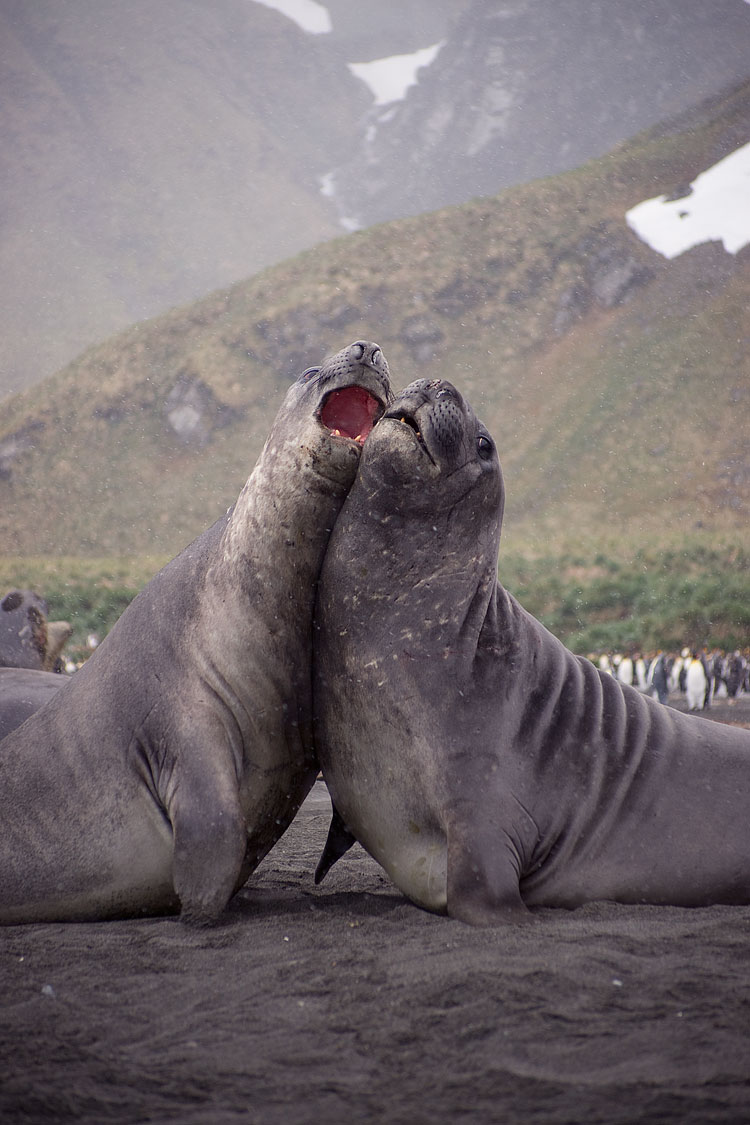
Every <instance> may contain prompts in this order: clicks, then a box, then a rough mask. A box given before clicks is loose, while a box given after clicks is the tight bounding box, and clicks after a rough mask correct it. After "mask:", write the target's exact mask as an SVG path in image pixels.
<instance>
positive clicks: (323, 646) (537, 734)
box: [313, 380, 750, 925]
mask: <svg viewBox="0 0 750 1125" xmlns="http://www.w3.org/2000/svg"><path fill="white" fill-rule="evenodd" d="M503 503H504V487H503V480H502V475H501V470H500V464H499V461H498V455H497V452H496V449H495V446H494V443H493V441H492V438H491V437H490V434H489V433H488V432H487V430H486V428H485V427H484V426H483V425H482V423H481V422H479V421H478V419H477V418H476V416H475V414H474V412H473V411H472V409H471V407H470V406H469V404H468V403H466V402H465V401H464V399H463V398H462V396H461V395H460V394H459V392H458V391H457V390H456V389H455V388H454V387H453V386H452V385H451V384H450V383H448V382H442V381H427V380H419V381H418V382H416V383H413V384H411V386H409V387H407V389H406V390H405V391H404V392H403V393H402V394H401V395H400V396H399V397H398V398H397V399H396V401H395V402H394V403H393V404H392V406H391V407H390V408H389V409H388V410H387V411H386V414H385V416H384V418H383V419H382V421H381V422H380V423H379V424H378V425H377V426H376V428H375V429H374V430H373V432H372V434H371V435H370V437H369V438H368V440H367V443H366V444H365V448H364V451H363V455H362V458H361V461H360V466H359V470H358V473H357V479H356V481H355V483H354V485H353V486H352V488H351V490H350V492H349V495H348V497H347V500H346V502H345V504H344V506H343V508H342V510H341V513H340V515H339V518H338V520H337V523H336V527H335V529H334V532H333V534H332V536H331V539H330V542H329V546H328V551H327V554H326V557H325V561H324V565H323V570H322V572H321V579H320V583H319V590H318V598H317V606H316V631H315V638H316V639H315V651H314V656H313V674H314V707H315V713H316V744H317V749H318V755H319V759H320V762H321V766H322V769H323V774H324V776H325V779H326V781H327V783H328V786H329V789H330V791H331V795H332V798H333V802H334V806H335V809H336V813H335V815H334V821H333V824H332V826H331V834H330V836H329V841H328V844H327V847H326V851H325V852H324V855H323V858H322V859H321V863H320V865H319V867H318V872H317V874H316V881H319V880H320V878H322V877H323V875H324V874H325V872H326V870H327V869H328V868H329V867H330V866H331V864H332V863H334V862H335V861H336V859H337V858H339V856H340V855H342V854H343V852H344V851H345V850H346V848H347V846H348V845H349V844H351V842H352V840H353V839H354V838H356V839H357V840H359V841H360V842H361V843H362V844H363V845H364V847H365V848H366V849H367V851H369V852H370V854H371V855H372V856H373V857H374V858H375V859H376V860H377V861H378V862H379V863H380V864H382V866H383V867H384V868H385V870H386V871H387V872H388V874H389V875H390V876H391V878H392V879H393V881H394V882H395V883H396V885H397V886H398V887H399V888H400V889H401V890H402V891H403V892H404V893H405V894H407V895H408V896H409V897H410V898H411V899H413V900H414V902H416V903H418V904H419V905H420V906H423V907H426V908H427V909H429V910H434V911H440V912H447V913H448V914H449V915H452V916H454V917H456V918H460V919H463V920H464V921H466V922H470V923H474V924H487V925H489V924H494V923H498V922H502V921H504V920H506V919H522V918H523V917H525V916H528V915H527V907H529V906H563V907H575V906H577V905H579V904H581V903H584V902H587V901H589V900H593V899H614V900H616V901H619V902H629V903H643V902H647V903H672V904H675V905H684V906H698V905H703V904H708V903H748V902H750V812H749V810H750V733H749V732H747V731H744V730H738V729H732V728H730V727H727V726H723V725H721V724H718V723H711V722H709V721H708V720H705V719H700V718H696V717H690V716H686V715H682V714H679V713H678V712H676V711H674V710H671V709H669V708H667V707H664V706H662V705H661V704H659V703H657V702H656V701H654V700H651V699H648V698H645V697H644V696H642V695H640V694H639V693H638V692H637V691H636V690H635V689H633V688H630V687H627V686H623V685H620V684H618V683H617V682H616V681H615V680H614V679H613V677H611V676H608V675H602V674H600V673H599V672H598V671H597V670H596V669H595V668H594V667H593V665H592V664H591V663H590V662H589V661H587V660H585V659H583V658H578V657H575V656H573V654H572V653H570V652H569V651H568V650H567V649H566V648H565V647H564V646H563V645H562V644H561V643H560V642H559V641H558V640H557V639H556V638H555V637H553V636H552V635H551V634H550V633H549V632H547V630H546V629H545V628H544V627H543V626H542V625H541V624H539V622H538V621H536V620H535V619H534V618H533V617H531V616H530V615H529V614H528V613H526V612H525V610H523V609H522V607H521V606H520V605H519V604H518V603H517V602H516V601H515V600H514V599H513V598H512V597H511V596H510V595H509V594H508V593H507V592H506V591H505V590H504V589H503V587H502V585H501V584H500V582H499V581H498V577H497V559H498V547H499V540H500V528H501V521H502V513H503Z"/></svg>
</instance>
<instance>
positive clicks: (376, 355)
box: [372, 348, 380, 363]
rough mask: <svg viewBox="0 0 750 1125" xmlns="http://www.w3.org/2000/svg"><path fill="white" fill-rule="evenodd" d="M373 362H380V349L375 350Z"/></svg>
mask: <svg viewBox="0 0 750 1125" xmlns="http://www.w3.org/2000/svg"><path fill="white" fill-rule="evenodd" d="M372 362H373V363H379V362H380V348H373V352H372Z"/></svg>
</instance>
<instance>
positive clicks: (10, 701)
mask: <svg viewBox="0 0 750 1125" xmlns="http://www.w3.org/2000/svg"><path fill="white" fill-rule="evenodd" d="M69 682H70V676H66V675H63V674H62V673H59V672H36V671H32V669H30V668H2V667H0V742H2V740H3V739H4V738H5V736H6V734H10V732H11V731H12V730H15V729H16V727H20V725H21V723H24V722H26V720H27V719H28V717H29V715H33V714H34V712H35V711H38V710H39V708H40V707H43V706H44V704H45V703H49V701H50V699H51V698H52V696H53V695H55V694H56V693H57V692H58V691H59V690H60V688H61V687H64V686H65V684H67V683H69Z"/></svg>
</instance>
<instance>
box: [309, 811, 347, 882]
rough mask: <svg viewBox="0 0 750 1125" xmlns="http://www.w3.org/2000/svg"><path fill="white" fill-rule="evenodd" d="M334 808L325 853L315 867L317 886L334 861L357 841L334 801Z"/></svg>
mask: <svg viewBox="0 0 750 1125" xmlns="http://www.w3.org/2000/svg"><path fill="white" fill-rule="evenodd" d="M332 808H333V815H332V817H331V826H330V828H329V829H328V839H327V840H326V846H325V847H324V848H323V854H322V855H321V857H320V859H319V861H318V866H317V867H316V868H315V885H316V886H317V885H318V883H322V882H323V880H324V879H325V877H326V875H327V874H328V872H329V871H330V870H331V868H332V867H333V865H334V863H336V862H337V861H338V860H339V859H341V857H342V855H346V853H347V852H348V851H349V848H350V847H351V846H352V844H356V843H357V837H356V836H352V834H351V832H350V831H349V829H348V828H347V827H346V825H345V824H344V821H343V820H342V819H341V814H340V813H339V810H338V809H337V808H336V806H335V805H334V804H333V802H332Z"/></svg>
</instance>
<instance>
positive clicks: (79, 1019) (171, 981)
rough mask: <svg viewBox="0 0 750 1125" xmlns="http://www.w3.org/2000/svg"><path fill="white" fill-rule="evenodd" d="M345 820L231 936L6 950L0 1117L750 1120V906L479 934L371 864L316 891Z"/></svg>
mask: <svg viewBox="0 0 750 1125" xmlns="http://www.w3.org/2000/svg"><path fill="white" fill-rule="evenodd" d="M733 712H735V713H736V714H733V715H732V717H733V718H736V720H739V721H742V719H743V717H746V716H745V715H743V714H742V713H741V712H746V713H747V714H749V715H750V701H748V704H747V707H746V708H745V707H744V706H743V707H742V708H740V705H739V704H738V705H736V707H735V708H733ZM714 717H717V718H718V717H719V714H718V711H715V712H714ZM748 721H750V719H748ZM329 809H330V805H329V801H328V795H327V791H326V789H325V786H324V785H323V783H322V782H317V783H316V785H315V787H314V790H313V792H312V794H311V795H310V797H309V799H308V801H307V802H306V804H305V806H304V807H303V809H302V810H301V812H300V815H299V816H298V818H297V820H296V821H295V823H294V824H293V825H292V827H291V828H290V830H289V831H288V833H287V834H286V836H285V837H284V838H283V840H282V841H281V842H280V843H279V845H278V846H277V847H276V848H275V849H274V851H273V852H272V853H271V855H270V856H269V857H268V858H267V860H266V861H265V863H264V864H263V865H262V867H261V869H260V870H259V871H258V872H257V873H256V875H255V876H254V877H253V879H252V880H251V882H250V884H248V886H247V888H245V889H244V890H243V891H241V892H240V894H239V895H238V896H237V897H236V898H235V900H234V901H233V902H232V904H231V905H230V908H229V910H228V911H227V914H226V919H225V921H224V922H222V924H221V925H219V926H216V927H214V928H211V929H207V930H194V929H189V928H187V927H186V926H184V925H182V924H181V923H180V922H179V921H177V920H176V919H154V920H147V921H128V922H108V923H101V924H94V925H37V926H19V927H11V928H6V929H4V930H2V931H0V964H1V968H0V982H1V989H2V992H1V995H2V1001H1V1011H0V1121H2V1122H17V1121H19V1122H20V1121H24V1122H41V1121H48V1122H53V1121H54V1122H72V1121H76V1122H92V1123H94V1122H96V1123H105V1122H128V1123H131V1122H132V1123H135V1122H172V1121H174V1122H181V1123H185V1125H192V1123H196V1122H207V1123H218V1125H221V1123H224V1122H258V1123H259V1125H275V1123H277V1122H278V1123H282V1122H283V1123H285V1125H289V1123H291V1125H298V1123H299V1125H306V1123H308V1122H309V1123H316V1125H317V1123H319V1122H320V1123H322V1122H330V1123H339V1122H341V1123H343V1122H347V1123H349V1122H359V1121H371V1122H403V1123H404V1125H406V1123H409V1125H421V1123H425V1125H427V1123H434V1122H479V1123H485V1122H503V1123H507V1122H524V1123H528V1122H544V1123H563V1122H566V1123H574V1122H576V1123H580V1122H622V1123H628V1125H630V1123H633V1122H675V1123H677V1122H680V1123H684V1122H700V1123H703V1122H718V1121H721V1122H731V1123H738V1122H750V907H711V908H706V909H700V910H696V909H692V910H691V909H677V908H672V907H632V906H619V905H616V904H612V903H595V904H592V905H589V906H586V907H583V908H581V909H579V910H576V911H561V910H539V911H536V912H535V913H534V916H533V921H532V922H531V923H530V924H528V925H526V926H508V927H506V928H502V929H496V930H474V929H471V928H469V927H467V926H464V925H463V924H462V923H460V922H454V921H452V920H449V919H446V918H441V917H436V916H433V915H430V914H427V913H424V912H423V911H421V910H418V909H417V908H416V907H414V906H412V905H411V904H410V903H409V902H408V901H407V900H405V899H404V898H403V897H402V896H401V894H400V893H399V892H398V891H396V889H395V888H394V887H393V886H392V884H390V883H389V881H388V880H387V878H386V876H385V875H384V874H383V873H382V872H381V871H380V869H379V868H378V867H377V866H376V864H375V863H374V862H373V861H372V860H371V859H370V858H369V857H368V856H366V855H365V854H364V852H363V851H362V850H361V849H359V848H355V849H353V851H352V852H351V853H349V855H348V856H346V857H344V859H343V860H341V861H340V863H339V864H338V866H337V867H336V868H335V869H334V870H333V871H332V872H331V873H330V875H329V876H328V878H327V879H326V881H325V882H324V883H323V884H322V886H321V887H319V888H316V887H314V885H313V881H312V872H313V870H314V867H315V864H316V862H317V859H318V856H319V854H320V850H321V848H322V845H323V842H324V840H325V835H326V831H327V827H328V818H329Z"/></svg>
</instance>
